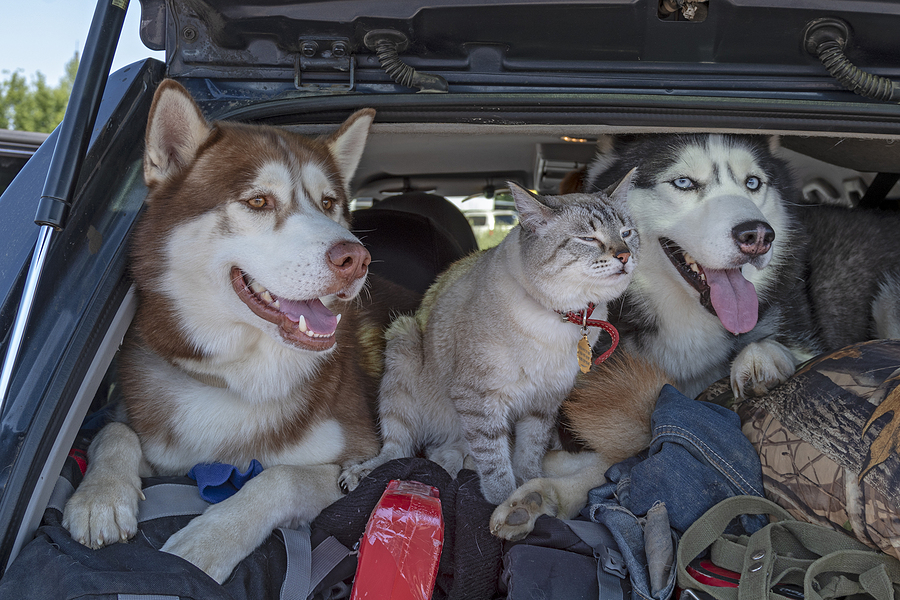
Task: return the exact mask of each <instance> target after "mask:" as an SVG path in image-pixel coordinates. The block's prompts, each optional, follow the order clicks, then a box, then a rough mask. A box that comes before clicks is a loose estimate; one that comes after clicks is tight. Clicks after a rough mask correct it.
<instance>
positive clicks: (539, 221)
mask: <svg viewBox="0 0 900 600" xmlns="http://www.w3.org/2000/svg"><path fill="white" fill-rule="evenodd" d="M507 185H508V186H509V191H510V193H511V194H512V197H513V200H515V201H516V210H517V211H519V222H520V223H521V224H522V228H523V229H525V230H526V231H530V232H531V233H537V234H540V232H541V230H542V229H543V228H544V227H545V226H546V225H547V223H549V222H550V221H552V220H553V218H554V217H555V216H556V215H555V213H554V212H553V209H552V208H550V207H549V206H547V205H546V204H544V203H543V202H542V201H541V197H540V196H538V195H537V194H534V193H532V192H531V191H530V190H526V189H525V188H523V187H522V186H520V185H518V184H517V183H514V182H512V181H509V182H507Z"/></svg>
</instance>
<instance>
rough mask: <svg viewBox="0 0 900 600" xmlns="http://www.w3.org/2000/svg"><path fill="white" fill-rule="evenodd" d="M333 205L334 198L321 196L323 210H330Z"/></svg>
mask: <svg viewBox="0 0 900 600" xmlns="http://www.w3.org/2000/svg"><path fill="white" fill-rule="evenodd" d="M332 206H334V198H329V197H328V196H325V197H324V198H322V208H324V209H325V210H331V207H332Z"/></svg>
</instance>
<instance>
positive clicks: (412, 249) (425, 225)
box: [352, 192, 478, 294]
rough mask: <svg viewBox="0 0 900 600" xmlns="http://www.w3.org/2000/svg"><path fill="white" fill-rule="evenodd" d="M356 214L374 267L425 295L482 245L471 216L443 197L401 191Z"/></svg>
mask: <svg viewBox="0 0 900 600" xmlns="http://www.w3.org/2000/svg"><path fill="white" fill-rule="evenodd" d="M352 217H353V225H352V230H353V233H354V234H355V235H356V236H357V237H358V238H359V239H360V241H362V243H363V245H364V246H365V247H366V248H367V249H368V250H369V253H370V254H371V255H372V263H371V265H369V270H370V271H371V272H372V273H374V274H376V275H379V276H381V277H384V278H385V279H388V280H390V281H393V282H394V283H397V284H399V285H402V286H403V287H405V288H407V289H410V290H413V291H415V292H418V293H420V294H424V293H425V291H426V290H427V289H428V286H430V285H431V284H432V283H433V282H434V280H435V278H436V277H437V276H438V275H439V274H440V273H441V272H443V271H444V270H445V269H446V268H447V267H448V266H450V264H451V263H453V262H455V261H457V260H459V259H460V258H462V257H464V256H466V255H467V254H469V253H471V252H474V251H475V250H477V249H478V243H477V241H476V240H475V235H474V234H473V233H472V228H471V227H470V226H469V222H468V221H467V220H466V218H465V216H464V215H463V214H462V212H461V211H460V210H459V209H458V208H456V206H454V205H453V203H451V202H450V201H449V200H447V199H446V198H444V197H442V196H436V195H434V194H425V193H422V192H413V193H409V194H401V195H400V196H393V197H391V198H389V199H387V200H383V201H382V202H379V203H378V204H376V205H375V206H374V207H373V208H368V209H362V210H357V211H354V212H353V216H352Z"/></svg>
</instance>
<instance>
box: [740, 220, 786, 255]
mask: <svg viewBox="0 0 900 600" xmlns="http://www.w3.org/2000/svg"><path fill="white" fill-rule="evenodd" d="M731 237H732V238H734V241H735V243H736V244H737V245H738V248H740V250H741V252H742V253H744V254H746V255H748V256H760V255H762V254H765V253H766V252H768V251H769V248H771V247H772V241H773V240H774V239H775V230H774V229H772V227H771V226H770V225H769V224H768V223H766V222H765V221H747V222H745V223H741V224H739V225H736V226H735V227H734V228H733V229H732V230H731Z"/></svg>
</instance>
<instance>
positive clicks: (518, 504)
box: [490, 479, 558, 542]
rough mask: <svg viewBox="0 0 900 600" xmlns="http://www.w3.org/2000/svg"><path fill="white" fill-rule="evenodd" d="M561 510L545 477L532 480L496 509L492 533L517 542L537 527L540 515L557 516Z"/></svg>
mask: <svg viewBox="0 0 900 600" xmlns="http://www.w3.org/2000/svg"><path fill="white" fill-rule="evenodd" d="M557 511H558V506H557V503H556V501H555V500H554V499H553V494H552V489H551V488H550V487H549V486H548V483H547V480H546V479H532V480H531V481H528V482H526V483H525V484H524V485H522V486H521V487H520V488H519V489H517V490H516V491H515V492H513V493H512V495H511V496H510V497H509V498H507V499H506V501H504V502H503V503H501V504H500V505H499V506H498V507H497V508H495V509H494V514H492V515H491V523H490V526H491V533H492V534H494V535H495V536H497V537H498V538H501V539H504V540H509V541H511V542H515V541H518V540H521V539H522V538H524V537H525V536H527V535H528V534H529V533H531V531H532V530H533V529H534V522H535V521H536V520H537V518H538V517H539V516H541V515H550V516H551V517H555V516H556V514H557Z"/></svg>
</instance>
